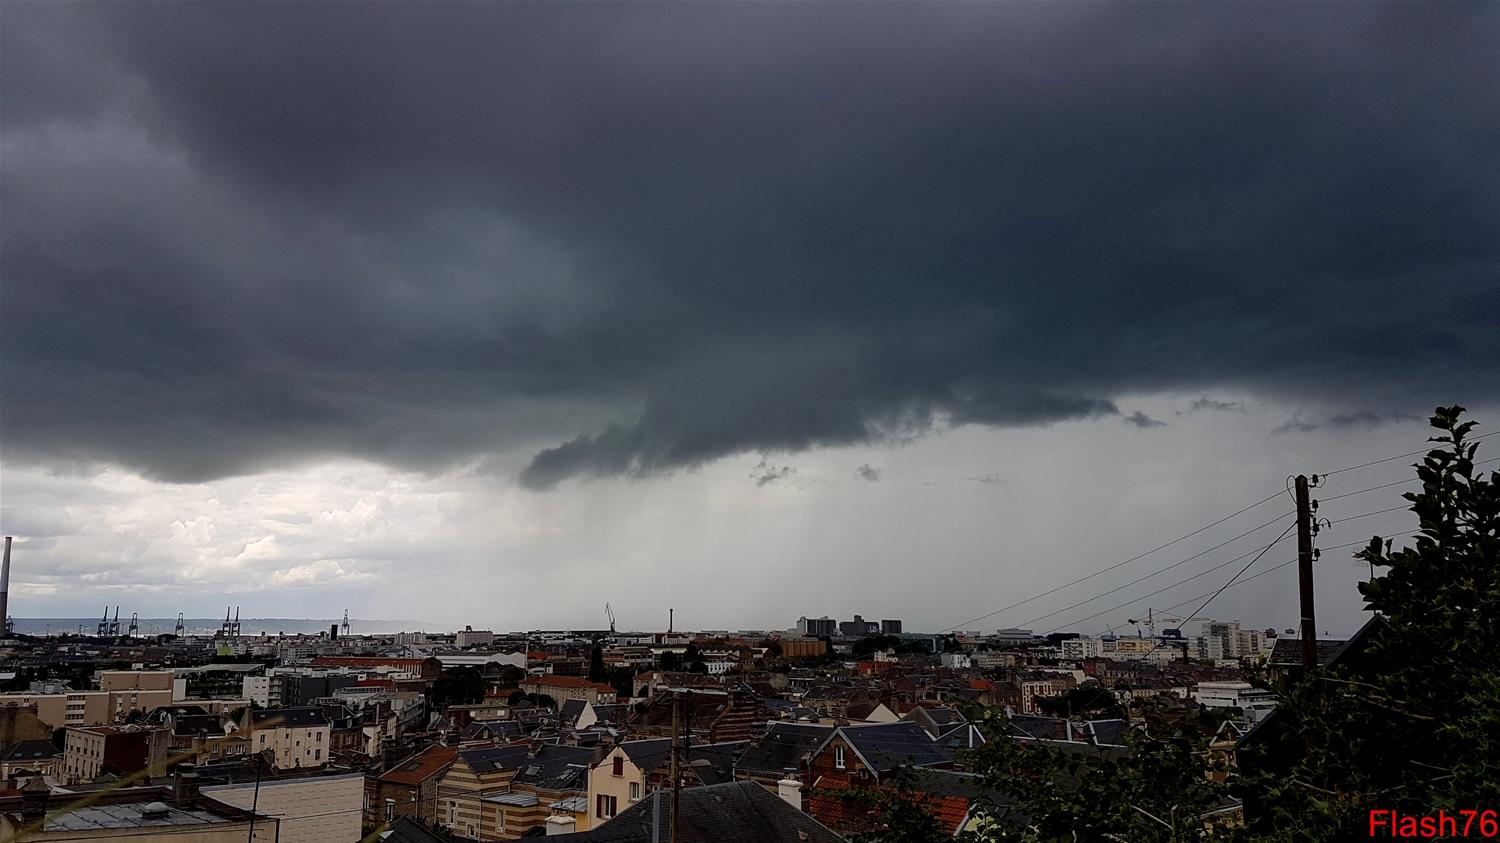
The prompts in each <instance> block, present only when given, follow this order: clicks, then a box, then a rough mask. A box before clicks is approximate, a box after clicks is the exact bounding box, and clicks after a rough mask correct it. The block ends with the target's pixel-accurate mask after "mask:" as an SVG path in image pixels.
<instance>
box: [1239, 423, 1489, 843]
mask: <svg viewBox="0 0 1500 843" xmlns="http://www.w3.org/2000/svg"><path fill="white" fill-rule="evenodd" d="M1463 413H1464V408H1462V407H1457V406H1454V407H1440V408H1438V409H1437V410H1436V411H1435V413H1434V415H1433V417H1432V419H1431V424H1432V426H1433V427H1434V428H1437V429H1438V430H1439V431H1440V433H1439V434H1438V435H1436V436H1434V437H1433V438H1432V440H1430V441H1433V442H1436V443H1439V447H1437V448H1435V449H1433V450H1432V451H1430V452H1429V453H1428V454H1427V456H1426V458H1425V459H1423V461H1422V462H1421V464H1419V465H1418V466H1417V479H1418V480H1420V481H1421V484H1422V488H1421V491H1418V492H1410V493H1407V494H1406V495H1404V497H1405V498H1406V499H1407V500H1408V501H1410V502H1411V504H1412V506H1411V510H1412V511H1413V512H1415V513H1416V515H1417V517H1418V519H1419V522H1420V526H1421V530H1420V533H1419V534H1418V535H1417V536H1416V538H1415V541H1414V543H1413V546H1409V547H1405V548H1402V549H1400V550H1393V549H1392V542H1390V541H1389V540H1383V539H1381V538H1380V537H1378V536H1377V537H1375V538H1374V539H1372V540H1371V542H1370V545H1369V546H1368V547H1367V548H1365V549H1364V550H1363V551H1361V552H1360V553H1359V554H1357V557H1358V558H1359V559H1362V560H1365V561H1367V562H1368V563H1369V564H1370V565H1372V566H1374V567H1375V568H1376V569H1378V570H1381V571H1383V572H1384V573H1383V574H1382V575H1381V576H1378V577H1375V578H1373V579H1372V580H1371V581H1370V582H1368V583H1365V584H1362V585H1361V586H1360V592H1361V593H1362V594H1363V595H1364V597H1365V601H1366V604H1367V607H1368V608H1369V609H1371V610H1373V611H1375V612H1377V613H1379V616H1380V617H1382V618H1384V622H1383V623H1381V622H1376V625H1375V626H1372V627H1370V628H1369V638H1368V646H1367V648H1366V649H1365V650H1364V653H1363V654H1362V655H1360V656H1358V657H1355V658H1351V659H1349V660H1348V661H1347V663H1344V664H1341V665H1338V666H1336V667H1334V668H1333V669H1330V670H1326V671H1315V672H1314V673H1313V674H1312V675H1311V676H1308V677H1304V678H1303V679H1302V681H1300V682H1299V683H1297V684H1296V685H1295V686H1293V687H1292V688H1291V689H1290V691H1289V693H1288V695H1287V697H1286V698H1285V699H1284V700H1283V701H1282V702H1281V704H1280V705H1279V706H1278V707H1277V710H1276V712H1275V714H1274V715H1272V719H1273V722H1272V723H1268V724H1266V726H1268V727H1269V726H1272V725H1274V726H1275V727H1276V728H1274V729H1263V730H1262V731H1265V732H1267V733H1269V736H1268V737H1266V738H1265V739H1263V740H1261V741H1259V742H1258V745H1257V746H1256V747H1255V748H1254V750H1253V751H1249V752H1241V753H1240V767H1241V769H1242V770H1243V771H1245V772H1246V777H1245V780H1244V782H1243V791H1244V793H1245V797H1246V819H1247V822H1248V827H1249V831H1250V832H1251V834H1253V835H1255V836H1256V837H1257V838H1259V839H1263V840H1331V839H1352V836H1353V835H1356V834H1357V835H1359V836H1362V837H1368V836H1369V833H1370V831H1369V829H1370V825H1369V823H1370V821H1371V813H1370V812H1371V811H1372V810H1376V811H1380V810H1383V811H1397V812H1400V813H1402V814H1411V815H1417V816H1425V815H1430V814H1433V813H1434V812H1436V811H1438V810H1440V809H1446V810H1448V811H1449V812H1450V813H1451V812H1453V811H1455V810H1462V809H1476V808H1478V809H1487V808H1491V807H1494V806H1495V805H1500V774H1497V772H1496V771H1500V620H1497V619H1500V475H1497V474H1496V473H1494V472H1491V473H1490V475H1489V477H1488V478H1485V477H1484V476H1483V474H1482V473H1476V472H1475V466H1474V463H1475V459H1474V458H1475V454H1476V453H1477V449H1478V443H1476V442H1472V441H1470V439H1469V434H1470V432H1471V431H1472V430H1473V428H1474V426H1475V425H1474V422H1471V421H1462V420H1461V419H1462V416H1463Z"/></svg>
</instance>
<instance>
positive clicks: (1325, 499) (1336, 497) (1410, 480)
mask: <svg viewBox="0 0 1500 843" xmlns="http://www.w3.org/2000/svg"><path fill="white" fill-rule="evenodd" d="M1497 432H1500V431H1497ZM1492 462H1500V457H1490V458H1489V459H1487V460H1477V461H1476V462H1475V463H1474V465H1475V467H1476V468H1477V467H1478V466H1481V465H1488V464H1490V463H1492ZM1415 482H1417V478H1415V477H1407V478H1404V479H1401V480H1396V481H1394V482H1391V483H1382V484H1381V485H1379V486H1371V487H1369V488H1368V489H1358V490H1356V491H1353V492H1344V493H1343V494H1340V495H1330V496H1329V497H1320V498H1318V502H1319V503H1327V502H1328V501H1336V500H1339V499H1340V498H1352V497H1354V496H1355V495H1363V494H1364V493H1365V492H1373V491H1376V490H1377V489H1389V488H1391V487H1392V486H1401V485H1404V484H1406V483H1415Z"/></svg>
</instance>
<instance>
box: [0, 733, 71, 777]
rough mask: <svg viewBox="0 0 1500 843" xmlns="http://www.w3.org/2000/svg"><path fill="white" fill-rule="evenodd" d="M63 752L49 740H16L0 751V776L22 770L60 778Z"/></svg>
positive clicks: (6, 775) (13, 774) (12, 774)
mask: <svg viewBox="0 0 1500 843" xmlns="http://www.w3.org/2000/svg"><path fill="white" fill-rule="evenodd" d="M62 770H63V753H62V750H60V749H58V748H57V746H56V745H55V744H53V743H52V741H50V740H39V739H36V738H31V739H28V740H24V741H17V742H16V743H13V744H11V745H9V746H7V747H5V749H4V750H3V751H0V778H6V779H8V778H10V777H12V776H15V775H17V774H19V773H22V772H28V773H34V774H36V775H41V776H51V777H52V778H54V779H60V778H62Z"/></svg>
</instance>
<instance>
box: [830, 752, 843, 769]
mask: <svg viewBox="0 0 1500 843" xmlns="http://www.w3.org/2000/svg"><path fill="white" fill-rule="evenodd" d="M833 766H835V767H837V768H839V769H840V770H842V769H844V748H843V747H841V746H836V747H834V748H833Z"/></svg>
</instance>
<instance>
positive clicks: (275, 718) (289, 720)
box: [250, 708, 328, 729]
mask: <svg viewBox="0 0 1500 843" xmlns="http://www.w3.org/2000/svg"><path fill="white" fill-rule="evenodd" d="M250 725H251V726H252V727H253V728H261V729H267V728H276V727H281V728H288V729H306V728H311V727H314V726H327V725H328V718H327V717H325V716H324V715H323V710H322V709H319V708H263V709H260V710H259V711H251V712H250Z"/></svg>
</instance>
